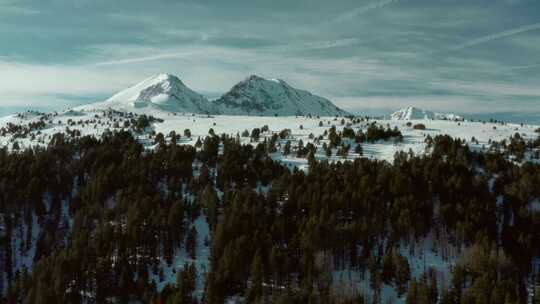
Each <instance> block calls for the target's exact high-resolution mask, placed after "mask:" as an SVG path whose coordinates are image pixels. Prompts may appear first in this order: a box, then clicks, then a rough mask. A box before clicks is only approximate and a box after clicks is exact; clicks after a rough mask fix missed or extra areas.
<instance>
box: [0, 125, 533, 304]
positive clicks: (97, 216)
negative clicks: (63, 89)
mask: <svg viewBox="0 0 540 304" xmlns="http://www.w3.org/2000/svg"><path fill="white" fill-rule="evenodd" d="M263 129H264V128H263ZM188 131H189V130H186V131H185V132H184V133H183V135H184V136H190V135H189V132H188ZM263 131H264V130H263ZM351 131H352V130H345V131H344V132H343V133H345V134H342V133H341V132H336V131H335V129H332V130H331V132H330V134H327V135H328V137H329V141H330V146H329V147H328V148H327V149H328V151H329V152H330V154H332V151H331V149H332V148H333V149H335V150H336V149H337V150H338V152H339V151H341V152H340V153H345V152H346V151H345V152H344V151H343V150H345V148H344V146H346V145H343V144H342V142H343V141H346V139H345V138H350V139H351V140H352V141H355V143H354V145H356V147H357V148H356V149H355V150H356V151H359V153H361V151H362V149H361V144H362V142H364V141H367V140H372V139H375V140H377V139H379V138H383V139H384V138H397V140H400V136H401V134H400V133H399V131H398V130H384V129H372V130H370V132H369V133H367V134H361V135H359V134H354V131H352V134H349V133H351ZM260 132H261V130H259V131H256V130H252V131H251V133H250V132H248V134H251V137H252V143H251V144H241V143H240V140H239V138H238V137H230V136H227V135H217V134H215V133H214V132H213V130H212V131H211V132H210V134H209V135H208V136H207V137H206V138H200V140H199V141H198V142H197V144H196V145H195V146H188V145H180V144H178V143H177V138H179V137H180V136H179V135H176V134H169V135H167V136H164V135H163V134H157V135H156V136H155V143H156V147H155V148H154V149H145V147H144V146H143V144H142V143H140V142H139V141H138V140H136V139H135V138H134V137H133V135H132V133H130V132H123V131H121V132H114V133H113V132H106V133H104V134H103V136H102V137H101V138H99V139H96V138H93V137H76V138H75V137H74V138H67V137H65V135H63V134H57V135H55V136H54V137H53V139H52V140H51V142H50V144H49V145H48V147H47V148H33V149H27V150H24V151H18V152H8V151H7V149H3V150H0V244H1V245H0V270H1V271H0V273H3V275H2V276H0V287H1V288H0V290H4V291H5V292H4V293H2V297H1V299H0V303H81V302H84V303H128V302H130V303H225V302H226V301H228V300H231V299H233V300H234V301H236V302H238V303H386V301H385V297H386V296H387V295H388V294H389V293H392V294H393V295H395V296H396V298H399V299H401V300H402V301H403V302H405V303H422V304H423V303H444V304H447V303H448V304H450V303H501V304H510V303H527V301H533V303H540V292H538V290H537V288H535V286H538V285H540V273H539V271H538V267H535V265H536V264H535V263H536V262H535V261H537V260H538V257H539V256H540V210H538V209H537V208H536V207H535V206H536V204H537V203H536V202H535V200H537V199H538V198H540V187H538V185H540V165H537V164H534V163H532V162H523V163H520V162H516V161H515V160H513V159H514V158H510V157H508V156H509V155H508V151H510V152H512V151H517V152H516V153H518V152H519V151H521V150H522V148H523V149H525V148H524V147H525V145H526V143H524V142H523V141H522V140H521V141H520V138H517V139H516V138H514V139H513V141H512V144H513V145H512V146H511V147H510V148H509V149H507V150H506V152H500V151H497V150H493V151H491V152H484V153H480V152H474V151H472V150H471V149H469V147H468V146H467V144H466V143H465V142H463V141H461V140H459V139H454V138H451V137H449V136H436V137H434V138H431V137H429V138H427V139H426V141H427V144H428V146H429V149H430V153H427V154H423V155H414V154H413V153H412V152H410V153H405V152H401V153H398V154H396V155H395V159H394V162H393V163H389V162H386V161H380V160H372V159H368V158H358V159H356V160H354V161H347V160H343V161H337V162H328V161H325V160H317V159H316V158H315V157H314V154H315V151H314V149H315V148H314V147H313V146H312V145H311V146H310V145H306V146H305V147H304V146H303V145H302V146H300V145H298V146H297V147H291V143H290V142H289V141H287V134H286V133H287V132H286V130H284V131H283V132H281V133H285V134H280V135H279V136H278V135H277V134H276V136H274V137H273V138H272V139H270V140H267V139H264V140H263V139H259V136H258V134H259V133H260ZM355 138H356V140H354V139H355ZM347 140H349V139H347ZM281 143H283V147H284V148H283V149H284V150H285V149H289V150H294V149H296V152H294V151H287V153H297V154H298V155H299V156H300V157H305V158H307V159H308V162H309V168H308V170H299V169H296V168H289V167H285V166H283V165H281V164H280V162H279V161H277V160H273V159H272V158H271V157H270V154H271V153H275V152H276V144H279V145H281ZM287 145H288V147H287ZM358 147H359V148H358ZM512 147H514V148H512ZM349 148H350V146H349V147H348V148H346V150H347V151H348V149H349ZM520 153H521V152H520ZM29 251H32V253H33V254H32V255H31V256H33V258H32V259H31V260H28V259H26V258H25V257H27V256H30V255H29V254H28V252H29ZM435 256H436V257H438V258H437V259H435V258H433V257H435ZM205 259H207V261H203V260H205ZM179 261H180V262H179ZM179 263H180V265H179ZM201 265H202V266H204V267H202V266H201Z"/></svg>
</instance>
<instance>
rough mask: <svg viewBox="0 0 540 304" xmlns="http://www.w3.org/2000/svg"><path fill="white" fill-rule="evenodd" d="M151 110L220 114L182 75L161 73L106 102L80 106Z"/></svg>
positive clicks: (120, 109)
mask: <svg viewBox="0 0 540 304" xmlns="http://www.w3.org/2000/svg"><path fill="white" fill-rule="evenodd" d="M109 108H110V109H114V110H119V111H131V112H137V113H141V112H147V111H148V110H162V111H167V112H187V113H200V114H217V112H216V108H215V106H214V105H213V104H212V103H211V102H210V101H208V99H206V97H204V96H202V95H201V94H199V93H196V92H194V91H193V90H191V89H190V88H188V87H187V86H186V85H185V84H184V83H183V82H182V81H181V80H180V79H179V78H178V77H176V76H174V75H171V74H158V75H156V76H153V77H150V78H148V79H146V80H144V81H142V82H140V83H138V84H136V85H134V86H132V87H130V88H127V89H125V90H123V91H120V92H119V93H117V94H115V95H114V96H112V97H111V98H109V99H108V100H106V101H105V102H101V103H95V104H90V105H84V106H81V107H78V108H76V110H103V109H109Z"/></svg>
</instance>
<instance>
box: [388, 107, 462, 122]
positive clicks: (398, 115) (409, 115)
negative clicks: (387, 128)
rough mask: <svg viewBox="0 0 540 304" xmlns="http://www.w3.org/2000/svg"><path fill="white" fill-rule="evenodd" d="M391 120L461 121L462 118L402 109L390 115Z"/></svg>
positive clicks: (421, 110)
mask: <svg viewBox="0 0 540 304" xmlns="http://www.w3.org/2000/svg"><path fill="white" fill-rule="evenodd" d="M390 118H391V119H393V120H415V119H439V120H463V117H461V116H459V115H456V114H443V113H435V112H432V111H427V110H424V109H419V108H415V107H408V108H403V109H401V110H399V111H396V112H394V113H392V115H390Z"/></svg>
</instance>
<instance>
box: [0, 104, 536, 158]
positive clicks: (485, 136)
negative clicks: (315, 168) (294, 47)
mask: <svg viewBox="0 0 540 304" xmlns="http://www.w3.org/2000/svg"><path fill="white" fill-rule="evenodd" d="M147 115H151V116H153V117H155V118H158V119H161V120H163V122H153V123H152V125H151V127H149V128H147V129H146V130H145V132H144V133H142V134H138V135H137V136H138V138H139V139H140V140H141V141H142V142H144V143H145V145H146V146H147V147H148V148H152V146H153V139H152V134H153V133H154V132H155V133H163V134H164V135H165V136H167V135H168V134H169V133H170V132H171V131H175V132H176V133H177V134H178V135H181V138H180V140H179V141H178V143H179V144H195V143H196V141H197V139H198V138H204V137H205V136H207V135H208V134H209V133H208V132H209V130H210V129H213V130H214V132H215V133H216V134H222V133H225V134H228V135H231V136H237V135H238V136H242V132H244V131H245V130H247V131H248V132H250V133H251V130H252V129H254V128H262V127H263V126H265V125H266V126H268V128H269V132H265V133H262V134H261V138H260V140H259V141H263V140H264V138H265V137H270V136H272V134H273V133H279V132H280V131H281V130H283V129H290V130H291V137H290V138H288V139H287V140H290V141H291V144H292V147H293V148H294V147H295V146H296V143H297V142H298V141H299V140H302V141H303V143H304V145H305V144H306V143H308V142H314V139H312V138H311V137H314V138H317V137H318V136H320V135H323V134H324V133H325V131H328V129H330V128H331V127H332V126H335V127H336V129H337V130H338V131H339V130H342V129H343V128H344V127H345V126H347V125H350V127H351V128H353V129H354V130H355V132H357V131H358V130H363V131H365V130H367V127H368V125H369V124H370V123H372V122H376V124H378V125H381V126H384V127H390V128H394V127H397V128H398V129H399V130H400V131H401V132H402V133H403V141H402V142H395V141H393V140H389V141H379V142H374V143H363V144H362V148H363V151H364V155H363V156H364V157H368V158H373V159H379V160H386V161H389V162H391V161H392V160H393V158H394V154H395V153H396V152H399V151H405V152H408V151H410V150H411V151H413V152H414V153H415V154H421V153H424V152H425V148H426V144H425V142H424V141H425V138H426V136H427V135H431V136H435V135H439V134H448V135H450V136H452V137H454V138H461V139H463V140H465V141H466V142H467V143H468V144H469V146H470V147H471V148H472V149H477V150H485V149H488V148H489V145H490V142H491V141H501V140H504V139H508V138H509V137H510V136H512V135H514V134H515V133H519V134H520V135H521V136H522V137H524V138H526V139H534V138H536V137H537V136H538V134H537V133H535V130H536V129H537V128H538V126H533V125H518V124H504V125H503V124H500V123H488V122H486V123H483V122H470V121H459V122H458V121H449V120H427V119H421V120H409V121H401V120H393V119H390V120H374V119H371V120H364V121H362V122H360V123H358V124H350V120H349V119H347V118H341V117H340V118H336V117H321V118H316V117H302V116H278V117H260V116H227V115H215V116H213V115H200V114H199V115H196V114H190V113H171V112H166V111H161V110H157V109H148V111H147ZM44 117H45V118H44ZM130 117H131V118H130ZM136 117H138V116H137V115H136V114H134V116H129V117H126V116H125V113H121V112H108V111H103V110H99V111H74V110H70V111H66V112H63V113H54V114H28V115H27V113H25V115H11V116H8V117H4V118H1V119H0V129H1V128H2V127H5V128H7V126H8V125H9V124H14V125H23V126H28V125H29V124H32V123H37V122H39V121H40V120H45V121H46V124H45V126H44V127H43V128H41V129H37V130H32V131H30V132H29V133H28V134H26V135H25V136H24V137H15V136H13V134H11V133H9V134H4V135H2V134H0V146H3V147H7V148H8V149H10V150H11V149H17V146H18V149H24V148H27V147H33V146H42V147H44V146H46V145H47V144H48V143H49V141H50V139H51V138H52V136H53V135H54V134H55V133H59V132H61V133H66V130H70V131H72V132H73V131H79V132H80V135H81V136H85V135H92V136H96V137H99V136H100V135H101V134H102V133H103V132H105V131H106V130H122V129H127V128H125V127H124V126H123V122H124V121H126V120H130V119H136ZM342 119H344V121H345V125H343V124H342ZM321 122H322V126H321V125H320V124H321ZM417 123H422V124H424V125H425V126H426V129H425V130H417V129H414V128H413V127H412V126H413V125H415V124H417ZM186 129H189V130H190V131H191V137H190V138H188V137H186V136H184V130H186ZM310 134H312V135H313V136H310ZM473 138H474V139H475V140H474V142H473ZM241 140H242V142H243V143H251V144H253V145H256V144H257V142H251V139H250V138H249V137H241ZM285 141H286V140H280V141H279V142H280V143H281V144H282V145H283V144H284V142H285ZM325 141H326V138H325V139H323V140H321V141H320V142H319V144H316V146H318V147H319V148H320V146H321V145H322V144H323V143H324V142H325ZM351 145H354V143H353V142H351ZM353 151H354V149H351V152H350V153H349V155H348V156H347V158H348V159H354V158H356V157H358V156H359V155H357V154H355V153H354V152H353ZM292 155H294V154H293V153H291V154H290V155H289V156H287V157H285V156H282V155H281V153H274V154H273V156H275V158H277V159H280V160H281V161H283V162H285V163H288V164H290V165H294V166H298V167H304V165H305V164H306V163H307V160H306V159H305V158H296V157H293V156H292ZM316 158H317V159H323V158H326V155H324V151H323V150H322V149H318V151H317V154H316ZM340 159H343V158H341V157H336V156H335V153H333V156H332V157H331V160H340Z"/></svg>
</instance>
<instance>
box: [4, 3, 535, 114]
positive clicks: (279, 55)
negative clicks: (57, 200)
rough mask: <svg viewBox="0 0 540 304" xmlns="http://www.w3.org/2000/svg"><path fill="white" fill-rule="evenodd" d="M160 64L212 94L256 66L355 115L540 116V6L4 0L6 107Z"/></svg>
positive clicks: (89, 92)
mask: <svg viewBox="0 0 540 304" xmlns="http://www.w3.org/2000/svg"><path fill="white" fill-rule="evenodd" d="M162 72H167V73H172V74H175V75H177V76H178V77H179V78H181V79H182V80H183V82H184V83H186V84H187V85H188V86H189V87H191V88H192V89H194V90H196V91H198V92H200V93H202V94H205V95H207V96H208V97H210V98H216V97H219V95H220V94H222V93H224V92H226V91H227V90H228V89H230V87H232V86H233V85H234V84H235V83H237V82H238V81H241V80H242V79H244V78H246V77H247V76H248V75H251V74H257V75H260V76H262V77H267V78H280V79H284V80H286V81H287V82H288V83H289V84H291V85H293V86H295V87H298V88H302V89H306V90H309V91H311V92H313V93H315V94H318V95H321V96H324V97H327V98H329V99H330V100H332V101H333V102H334V103H335V104H337V105H338V106H341V107H343V108H345V109H347V110H350V111H352V112H357V113H371V112H380V111H386V110H388V111H391V110H396V109H399V108H402V107H406V106H417V107H422V108H426V109H429V110H434V111H441V112H455V113H476V114H485V113H494V112H501V113H523V114H526V115H533V116H538V117H540V85H539V84H540V1H538V0H343V1H339V0H334V1H328V0H295V1H290V0H273V1H267V0H264V1H263V0H250V1H248V0H243V1H240V0H227V1H218V0H213V1H210V0H198V1H195V0H192V1H180V0H176V1H173V0H154V1H147V0H144V1H143V0H116V1H112V0H0V115H5V114H8V113H11V112H14V111H23V110H26V109H38V110H60V109H65V108H67V107H70V106H75V105H79V104H84V103H89V102H94V101H101V100H105V99H106V98H108V97H109V96H111V95H112V94H114V93H115V92H117V91H119V90H121V89H124V88H126V87H128V86H130V85H133V84H135V83H137V82H139V81H141V80H143V79H145V78H147V77H149V76H152V75H154V74H157V73H162Z"/></svg>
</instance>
